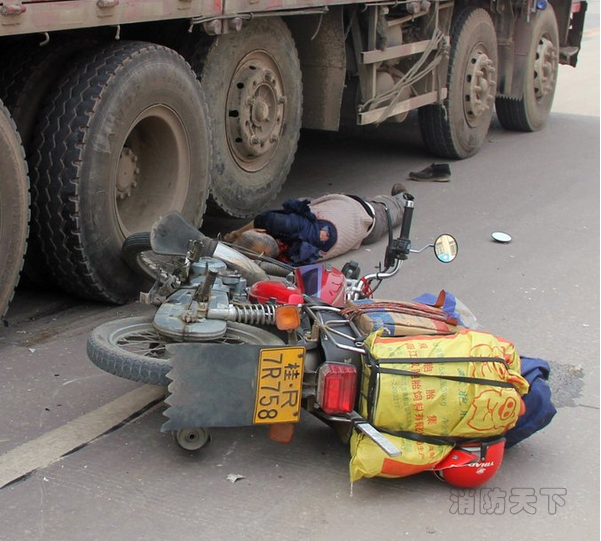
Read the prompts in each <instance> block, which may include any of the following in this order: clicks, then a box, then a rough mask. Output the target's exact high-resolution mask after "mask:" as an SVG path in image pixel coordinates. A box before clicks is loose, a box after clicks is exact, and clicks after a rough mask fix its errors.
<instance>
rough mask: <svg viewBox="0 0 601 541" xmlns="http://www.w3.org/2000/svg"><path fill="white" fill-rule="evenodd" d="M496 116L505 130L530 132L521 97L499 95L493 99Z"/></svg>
mask: <svg viewBox="0 0 601 541" xmlns="http://www.w3.org/2000/svg"><path fill="white" fill-rule="evenodd" d="M495 107H496V109H497V118H498V119H499V122H500V123H501V126H503V128H505V129H506V130H511V131H522V132H531V131H534V130H532V129H530V126H529V124H528V119H527V118H526V115H525V112H524V102H523V99H519V98H511V97H505V96H499V97H497V99H496V100H495Z"/></svg>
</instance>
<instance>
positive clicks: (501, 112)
mask: <svg viewBox="0 0 601 541" xmlns="http://www.w3.org/2000/svg"><path fill="white" fill-rule="evenodd" d="M526 28H527V30H528V54H527V57H526V59H525V63H526V65H525V68H524V72H525V73H526V77H524V85H523V89H522V97H520V98H512V97H509V96H499V97H497V100H496V108H497V118H498V119H499V122H500V123H501V125H502V126H503V127H504V128H505V129H507V130H514V131H523V132H534V131H538V130H540V129H542V128H543V126H544V125H545V123H546V121H547V118H549V113H550V112H551V105H553V97H554V95H555V87H556V85H557V70H558V67H559V31H558V30H557V19H556V17H555V12H554V11H553V8H552V7H551V5H550V4H549V5H548V6H547V8H546V9H544V10H542V11H541V10H539V11H537V12H536V15H535V17H534V20H533V21H532V22H531V23H530V24H529V25H528V26H526Z"/></svg>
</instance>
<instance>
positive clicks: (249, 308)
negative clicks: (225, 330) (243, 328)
mask: <svg viewBox="0 0 601 541" xmlns="http://www.w3.org/2000/svg"><path fill="white" fill-rule="evenodd" d="M233 308H234V310H235V319H234V321H238V322H239V323H247V324H249V325H274V324H275V305H273V304H235V305H234V306H233Z"/></svg>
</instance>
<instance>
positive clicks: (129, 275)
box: [32, 42, 210, 303]
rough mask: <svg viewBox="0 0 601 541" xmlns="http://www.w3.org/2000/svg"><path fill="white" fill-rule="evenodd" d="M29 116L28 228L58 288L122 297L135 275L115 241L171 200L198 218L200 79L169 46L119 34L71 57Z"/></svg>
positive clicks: (205, 142) (142, 227) (202, 193)
mask: <svg viewBox="0 0 601 541" xmlns="http://www.w3.org/2000/svg"><path fill="white" fill-rule="evenodd" d="M41 118H42V119H43V120H42V122H41V123H40V125H39V129H38V132H37V133H36V141H35V144H34V145H33V148H34V149H35V156H34V160H33V163H35V167H34V168H33V172H32V194H33V205H32V234H33V235H35V236H36V237H38V238H39V239H40V245H41V252H42V253H43V255H44V258H45V261H46V265H47V267H48V269H49V271H50V272H51V273H52V274H53V277H54V279H55V281H56V282H57V283H58V284H59V285H60V286H61V287H62V288H63V289H65V290H66V291H67V292H70V293H73V294H76V295H78V296H81V297H84V298H89V299H93V300H101V301H108V302H114V303H124V302H126V301H127V300H129V299H131V298H133V297H134V296H135V295H137V293H138V292H139V289H140V285H141V282H140V277H138V276H137V275H136V274H135V273H134V272H133V271H132V270H131V269H130V268H129V266H128V265H127V264H126V263H125V262H124V261H123V259H122V258H121V245H122V244H123V241H124V239H125V238H126V237H128V236H129V235H131V234H132V233H135V232H138V231H148V230H149V229H150V227H151V226H152V224H153V222H154V221H155V220H156V218H158V217H159V216H160V215H162V214H164V213H167V212H169V211H171V210H178V211H179V212H181V213H182V214H183V215H184V216H185V217H186V219H187V220H188V221H190V223H193V224H194V225H195V226H198V225H199V224H200V223H201V220H202V215H203V212H204V209H205V201H206V197H207V192H208V186H207V185H208V178H209V163H210V130H209V125H208V121H207V112H206V106H205V103H204V99H203V96H202V91H201V89H200V85H199V84H198V81H197V79H196V77H195V75H194V73H193V72H192V71H191V70H190V68H189V66H188V65H187V64H186V63H185V61H184V60H183V58H181V56H179V55H178V54H177V53H175V52H174V51H172V50H170V49H167V48H165V47H161V46H157V45H153V44H149V43H144V42H119V43H115V44H111V45H109V46H103V47H100V48H97V49H95V50H94V51H92V52H87V53H85V54H84V55H83V56H82V57H79V58H78V59H77V60H76V61H75V65H74V67H73V68H72V69H71V70H70V72H69V73H68V74H67V75H66V76H65V77H64V78H63V79H62V80H61V82H60V83H59V85H58V88H57V89H56V91H55V92H53V93H51V94H50V96H49V99H48V105H47V107H46V108H45V110H44V112H43V114H42V115H41Z"/></svg>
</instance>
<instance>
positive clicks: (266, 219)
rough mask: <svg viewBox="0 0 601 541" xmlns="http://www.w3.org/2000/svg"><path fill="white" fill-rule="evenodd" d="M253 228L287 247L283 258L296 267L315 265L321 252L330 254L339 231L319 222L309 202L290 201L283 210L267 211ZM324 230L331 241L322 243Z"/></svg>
mask: <svg viewBox="0 0 601 541" xmlns="http://www.w3.org/2000/svg"><path fill="white" fill-rule="evenodd" d="M254 225H255V227H256V228H258V229H265V231H267V233H268V234H269V235H271V236H272V237H273V238H275V239H278V240H281V241H282V242H284V243H285V244H287V245H288V248H287V249H286V251H285V253H284V254H283V255H284V256H285V257H286V258H287V259H288V260H290V261H291V262H292V263H294V264H295V265H308V264H309V263H314V262H315V261H317V260H318V259H319V258H320V256H321V254H320V252H322V251H323V252H327V251H328V250H329V249H330V248H331V247H332V246H334V244H336V239H337V232H336V228H335V227H334V225H333V224H332V223H331V222H329V221H326V220H318V219H317V218H316V216H315V214H313V213H312V212H311V208H310V207H309V201H308V200H307V199H304V200H302V201H301V200H298V199H288V200H287V201H286V202H284V204H283V205H282V210H268V211H266V212H262V213H261V214H259V215H258V216H257V217H256V218H255V220H254ZM324 228H327V230H328V233H329V237H330V238H329V239H328V240H327V241H326V242H321V241H320V240H319V232H320V230H321V229H324Z"/></svg>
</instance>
